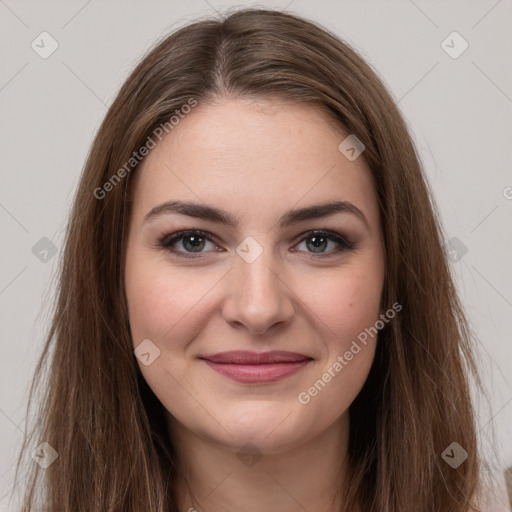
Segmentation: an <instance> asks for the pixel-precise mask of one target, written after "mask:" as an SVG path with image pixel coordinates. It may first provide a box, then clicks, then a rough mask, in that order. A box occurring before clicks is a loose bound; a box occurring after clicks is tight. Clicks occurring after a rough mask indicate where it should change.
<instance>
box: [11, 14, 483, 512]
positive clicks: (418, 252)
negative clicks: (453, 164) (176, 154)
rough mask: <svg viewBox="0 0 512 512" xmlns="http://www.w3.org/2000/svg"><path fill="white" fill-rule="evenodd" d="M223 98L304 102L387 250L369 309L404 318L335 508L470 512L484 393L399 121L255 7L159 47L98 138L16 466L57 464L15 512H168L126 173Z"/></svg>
mask: <svg viewBox="0 0 512 512" xmlns="http://www.w3.org/2000/svg"><path fill="white" fill-rule="evenodd" d="M222 96H224V97H238V96H253V97H270V96H273V97H278V98H282V99H286V100H289V101H292V102H296V103H298V102H303V103H304V104H308V105H314V106H316V107H317V108H318V109H321V110H322V111H324V112H326V113H328V114H329V115H330V116H331V118H332V120H333V122H335V123H337V124H338V126H340V127H341V128H342V129H343V130H344V131H346V132H348V133H350V134H355V135H356V136H357V138H359V139H360V140H361V141H362V142H363V144H364V145H365V151H364V158H365V159H366V161H367V163H368V165H369V167H370V169H371V171H372V175H373V180H374V183H375V189H376V192H377V195H378V201H379V207H380V214H381V222H382V228H383V232H384V239H385V247H386V262H387V267H386V281H385V285H384V290H383V295H382V304H383V307H384V308H385V309H387V308H389V307H391V305H392V304H394V303H395V302H399V304H401V305H402V308H403V309H402V311H401V313H400V314H399V315H397V316H396V318H395V319H394V320H393V321H392V322H390V323H389V324H388V325H387V326H386V328H385V329H383V330H382V331H381V332H380V334H379V343H378V344H377V351H376V354H375V360H374V362H373V366H372V368H371V371H370V374H369V376H368V379H367V381H366V383H365V385H364V387H363V389H362V391H361V392H360V393H359V395H358V396H357V398H356V399H355V401H354V402H353V404H352V405H351V407H350V443H349V458H350V473H349V478H350V481H349V485H346V489H345V503H346V510H347V511H349V510H350V511H353V510H359V508H358V507H359V506H360V507H361V509H362V510H363V511H365V512H369V511H375V512H384V511H386V512H410V511H411V510H414V511H416V512H439V511H443V512H467V511H468V510H473V508H472V506H471V503H473V502H474V498H475V493H476V491H477V490H478V483H479V456H478V449H477V438H476V428H475V418H474V410H473V406H472V403H471V399H470V391H469V384H470V382H471V381H470V380H469V379H470V378H471V375H472V376H473V377H475V381H476V382H477V383H480V381H479V379H478V374H477V371H476V366H475V356H474V354H473V352H472V351H473V348H472V341H471V339H472V338H471V333H470V331H469V329H468V324H467V320H466V318H465V315H464V312H463V310H462V308H461V304H460V302H459V299H458V298H457V294H456V290H455V287H454V282H453V279H452V276H451V272H450V268H449V265H448V263H447V259H446V256H445V253H444V250H443V244H442V240H443V237H442V228H441V224H440V220H439V214H438V213H437V209H436V207H435V203H434V202H433V200H432V196H431V192H430V190H429V188H428V184H427V180H426V178H425V176H424V174H423V171H422V168H421V164H420V161H419V158H418V155H417V152H416V150H415V148H414V144H413V142H412V140H411V137H410V135H409V134H408V130H407V127H406V124H405V122H404V120H403V118H402V116H401V114H400V112H399V110H398V108H397V106H396V105H395V103H394V101H393V99H392V98H391V96H390V94H389V93H388V92H387V91H386V89H385V87H384V86H383V84H382V83H381V81H380V80H379V78H378V77H377V75H376V74H375V72H374V71H372V69H371V68H370V67H369V66H368V65H367V64H366V63H365V62H364V61H363V60H362V58H361V57H359V56H358V55H357V53H356V52H355V51H354V50H353V49H351V48H350V47H348V46H347V45H346V44H345V43H343V42H342V41H340V39H339V38H337V37H336V36H335V35H333V34H331V33H329V32H328V31H326V30H325V29H323V28H321V27H319V26H317V25H316V24H314V23H312V22H310V21H307V20H304V19H302V18H300V17H298V16H294V15H291V14H286V13H282V12H279V11H271V10H258V9H243V10H238V11H235V12H232V13H231V14H229V15H226V16H225V17H223V19H221V20H217V19H212V20H210V19H208V20H201V21H196V22H194V23H191V24H189V25H187V26H185V27H184V28H181V29H179V30H177V31H176V32H174V33H173V34H171V35H169V36H168V37H166V38H164V39H163V40H162V41H160V42H158V44H157V45H156V46H155V47H154V48H153V49H152V50H151V51H150V52H149V53H148V54H147V55H146V56H145V58H144V59H143V60H142V61H141V62H140V64H138V66H137V67H136V69H135V70H134V71H133V72H132V74H131V75H130V76H129V78H128V79H127V80H126V82H125V83H124V85H123V86H122V88H121V90H120V92H119V94H118V95H117V97H116V99H115V100H114V102H113V104H112V105H111V107H110V108H109V110H108V113H107V115H106V117H105V119H104V121H103V123H102V125H101V127H100V129H99V131H98V133H97V135H96V138H95V140H94V143H93V145H92V148H91V150H90V153H89V155H88V158H87V162H86V164H85V167H84V169H83V173H82V176H81V181H80V185H79V188H78V191H77V194H76V197H75V201H74V206H73V210H72V213H71V216H70V221H69V224H68V229H67V236H66V242H65V249H64V252H63V258H62V260H61V266H60V269H59V283H58V288H57V289H58V299H57V301H56V306H55V311H54V316H53V321H52V324H51V329H50V330H49V333H48V337H47V339H46V344H45V347H44V352H43V354H42V356H41V359H40V361H39V364H38V366H37V369H36V373H35V376H34V380H33V383H32V387H31V389H30V397H31V402H33V401H34V397H35V395H36V392H37V391H38V390H40V389H42V390H44V392H43V393H42V396H41V397H39V400H40V402H39V403H40V404H41V405H40V407H39V409H38V411H37V416H36V419H35V426H34V427H33V428H32V430H31V431H30V435H28V436H27V438H26V439H25V442H24V444H23V447H22V451H21V453H20V459H19V461H18V466H19V465H20V462H21V460H22V457H23V454H24V453H27V452H28V446H29V444H30V443H33V446H34V447H35V446H37V445H38V444H39V443H40V442H43V441H45V442H47V443H49V445H51V447H53V449H55V451H56V452H57V453H58V459H57V460H56V461H55V462H54V463H53V464H52V465H50V466H49V467H48V468H47V469H44V470H43V469H41V468H40V467H39V466H38V465H37V464H35V463H33V462H32V461H30V462H32V466H31V469H30V474H29V476H30V485H29V486H28V488H27V489H26V493H25V498H24V508H23V510H25V511H32V510H36V509H41V506H42V509H45V510H46V509H48V510H52V511H53V512H60V511H62V512H64V511H66V512H71V511H73V512H78V511H87V512H91V511H98V512H99V511H100V510H101V511H104V510H108V511H111V512H114V511H122V512H126V511H140V510H146V511H152V512H164V511H165V512H167V511H169V510H177V507H176V502H175V496H174V492H173V483H174V482H175V478H176V476H177V472H178V468H177V467H175V466H174V450H173V447H172V444H171V441H170V439H169V436H168V434H167V430H166V427H165V420H164V411H163V406H162V404H161V403H160V402H159V401H158V400H157V399H156V397H155V396H154V394H153V393H152V391H151V390H150V389H149V387H148V386H147V384H146V382H145V381H144V379H143V378H142V375H141V372H140V370H139V368H138V365H137V362H136V359H135V356H134V353H133V346H132V342H131V338H130V326H129V322H128V314H127V306H126V297H125V291H124V277H123V276H124V258H125V251H126V246H125V241H126V234H127V227H128V218H129V214H130V205H131V202H130V201H131V198H132V196H133V178H134V175H135V173H136V168H137V165H136V162H132V163H131V164H130V165H129V166H128V167H126V163H127V162H129V161H130V158H132V156H133V154H134V152H137V151H138V150H139V148H141V147H142V146H144V145H145V144H147V141H148V137H151V136H152V134H154V133H155V130H157V129H158V127H159V126H162V125H164V124H165V123H167V124H168V125H169V119H170V118H171V116H172V115H174V114H175V113H176V111H180V109H182V107H183V105H185V104H187V103H189V102H190V100H191V99H193V100H194V101H197V102H198V104H199V105H201V104H202V103H207V102H208V101H212V100H213V99H215V98H216V97H222ZM340 142H341V141H340ZM123 166H124V167H123ZM121 168H124V169H125V171H124V172H119V170H120V169H121ZM114 175H116V176H117V178H116V179H115V180H114V179H113V176H114ZM107 182H108V183H110V186H106V185H105V184H106V183H107ZM43 376H46V380H45V381H44V382H43V380H42V379H43ZM27 418H29V414H27ZM452 442H456V443H458V444H459V445H460V446H461V447H462V448H463V449H464V450H465V451H466V452H467V454H468V455H467V459H466V460H465V461H464V462H463V463H462V464H460V465H459V466H458V467H457V468H452V467H451V466H450V465H449V464H447V463H446V462H445V460H443V458H442V457H441V454H442V452H443V451H444V450H445V449H446V448H447V447H448V446H449V445H450V444H451V443H452ZM17 475H18V472H17ZM38 496H39V497H40V498H39V499H40V500H41V503H42V505H39V506H37V505H36V503H37V500H38ZM475 510H477V509H475Z"/></svg>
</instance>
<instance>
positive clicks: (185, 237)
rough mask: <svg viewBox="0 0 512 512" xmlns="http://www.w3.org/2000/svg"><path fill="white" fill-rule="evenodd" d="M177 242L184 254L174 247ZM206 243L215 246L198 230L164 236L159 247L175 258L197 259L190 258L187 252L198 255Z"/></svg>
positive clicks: (204, 233) (208, 236)
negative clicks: (174, 255)
mask: <svg viewBox="0 0 512 512" xmlns="http://www.w3.org/2000/svg"><path fill="white" fill-rule="evenodd" d="M178 242H180V244H179V245H181V248H182V249H184V251H185V252H182V251H180V250H178V249H177V248H176V247H174V245H176V244H177V243H178ZM207 242H209V243H211V244H213V245H214V246H215V243H214V241H213V239H212V237H211V235H209V234H208V233H206V232H204V231H200V230H198V229H191V230H188V231H178V232H176V233H173V234H170V235H165V236H163V237H162V238H161V239H160V240H159V245H160V246H161V247H162V248H163V249H166V250H168V251H169V252H171V253H173V254H176V255H177V256H180V257H183V258H197V257H198V256H192V255H191V254H189V253H187V251H190V253H199V254H200V253H201V252H204V251H203V250H202V249H204V247H205V246H206V244H207ZM206 252H208V251H206Z"/></svg>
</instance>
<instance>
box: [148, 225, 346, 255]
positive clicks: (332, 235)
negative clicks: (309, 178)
mask: <svg viewBox="0 0 512 512" xmlns="http://www.w3.org/2000/svg"><path fill="white" fill-rule="evenodd" d="M192 235H197V236H199V237H201V238H204V239H206V240H208V241H209V242H212V243H214V244H215V245H218V244H217V242H216V239H215V237H213V236H212V235H211V234H210V233H207V232H206V231H201V230H200V229H189V230H185V231H177V232H176V233H172V234H169V233H166V234H164V235H163V236H161V237H160V238H159V239H158V245H159V247H161V248H162V249H165V250H166V251H169V252H170V253H172V254H173V255H176V256H178V257H179V258H186V259H197V258H200V257H201V255H202V254H204V253H196V254H197V256H192V255H191V253H186V252H181V251H177V250H176V249H174V248H172V245H174V244H175V243H176V242H178V241H180V240H182V239H184V238H186V237H187V236H192ZM315 236H319V237H324V238H327V239H329V240H331V241H334V242H336V243H337V244H339V245H340V247H338V248H337V249H334V250H332V251H329V252H327V253H308V254H311V255H313V256H318V257H320V258H326V257H329V256H332V255H333V254H335V253H339V252H343V251H345V250H348V251H350V250H352V249H354V248H355V244H354V243H353V242H350V241H349V240H347V239H346V238H345V237H343V236H341V235H340V234H339V233H336V232H335V231H326V230H322V229H317V230H311V231H307V232H306V233H304V234H303V236H302V238H301V239H300V240H299V241H298V242H297V244H300V243H302V242H304V241H305V240H308V239H310V238H313V237H315ZM207 252H211V251H207Z"/></svg>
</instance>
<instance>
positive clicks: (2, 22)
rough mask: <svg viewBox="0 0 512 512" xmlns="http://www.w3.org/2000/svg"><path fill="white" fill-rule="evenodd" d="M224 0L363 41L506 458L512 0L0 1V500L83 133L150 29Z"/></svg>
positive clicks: (510, 415) (485, 410) (161, 30)
mask: <svg viewBox="0 0 512 512" xmlns="http://www.w3.org/2000/svg"><path fill="white" fill-rule="evenodd" d="M235 5H239V6H242V5H244V6H248V5H253V6H255V5H258V6H265V7H271V8H278V9H284V8H286V9H287V10H289V11H291V12H295V13H298V14H302V15H305V16H307V17H309V18H311V19H313V20H316V21H318V22H320V23H322V24H323V25H324V26H326V27H327V28H329V29H331V30H332V31H334V32H335V33H337V34H338V35H339V36H341V37H342V38H344V39H345V40H346V41H347V42H349V43H350V44H352V45H353V46H354V47H355V48H356V49H357V50H359V51H360V52H361V53H362V55H363V56H364V57H365V58H366V59H367V60H368V61H369V62H370V64H371V65H372V66H373V67H374V68H375V69H376V70H377V71H378V73H379V74H380V76H381V77H382V79H383V80H384V82H385V83H386V84H387V85H388V87H389V88H390V90H391V92H392V94H393V95H394V97H395V98H396V100H397V101H399V105H400V107H401V109H402V111H403V113H404V115H405V117H406V119H407V120H408V122H409V125H410V127H411V131H412V133H413V135H414V138H415V140H416V143H417V145H418V148H419V149H420V152H421V156H422V159H423V161H424V164H425V168H426V171H427V174H428V177H429V180H430V183H431V186H432V188H433V191H434V194H435V197H436V200H437V203H438V205H439V208H440V211H441V214H442V217H443V223H444V229H445V234H446V240H447V241H448V240H452V243H451V244H452V245H451V247H452V249H454V250H455V252H452V256H453V259H454V261H453V264H452V265H453V269H454V272H455V274H456V277H457V283H458V286H459V290H460V293H461V297H462V299H463V302H464V304H465V307H466V310H467V313H468V316H469V318H470V321H471V324H472V326H473V329H474V330H475V332H476V334H477V336H478V339H479V356H478V361H479V364H480V367H481V369H482V372H483V376H484V380H485V384H486V388H487V390H488V393H489V396H490V398H491V400H490V403H487V402H485V401H484V402H483V403H482V404H481V407H480V409H479V430H480V437H481V439H482V441H483V442H484V443H485V442H486V440H487V439H490V436H491V434H492V432H493V431H495V434H496V442H497V447H498V451H499V453H500V454H501V457H502V458H501V460H497V461H494V462H493V464H494V465H496V466H497V467H502V468H504V467H506V466H511V465H512V384H511V382H512V378H511V370H512V343H511V340H510V334H509V333H510V330H511V329H510V328H511V321H510V318H511V317H512V289H511V283H512V268H511V265H510V254H511V252H512V251H511V249H512V229H511V219H512V216H511V212H512V188H510V187H512V175H511V172H510V169H511V160H512V155H511V151H510V148H511V145H512V144H511V143H512V137H511V135H512V117H511V111H512V87H511V83H512V68H511V66H510V62H512V61H511V55H512V51H511V50H512V30H511V28H512V27H511V26H510V21H511V20H512V3H511V2H510V1H507V0H500V1H496V0H481V1H463V2H462V1H447V2H439V1H427V0H414V1H413V0H401V1H385V2H384V1H378V2H377V1H357V2H356V1H338V2H335V1H328V0H322V1H319V0H316V1H306V0H293V1H291V2H290V1H289V0H283V1H277V0H275V1H267V2H266V3H264V4H254V3H252V2H236V3H235V2H223V1H220V0H209V1H208V2H207V1H206V0H194V1H189V2H178V1H177V0H168V1H166V2H159V1H155V0H152V1H145V2H142V1H139V2H135V1H131V2H128V1H126V2H116V1H100V0H90V1H66V2H64V1H62V2H44V1H39V2H37V1H30V2H29V1H19V0H18V1H16V0H0V43H1V48H2V57H1V59H2V60H1V67H0V69H1V74H0V109H1V119H2V122H1V127H0V130H1V132H0V140H1V141H2V155H1V157H2V164H1V181H0V227H1V230H2V231H1V232H2V251H1V258H2V259H1V266H0V311H1V315H2V316H1V321H2V324H1V325H2V332H3V335H2V342H1V347H2V351H1V356H0V511H2V512H5V511H6V510H14V508H13V507H14V505H13V504H12V503H9V501H8V496H7V495H8V493H9V491H10V489H11V487H12V479H13V470H14V460H15V456H16V455H17V450H18V447H19V443H20V441H21V440H22V438H23V435H24V433H23V428H24V424H23V422H24V413H25V406H26V398H27V386H28V384H29V381H30V378H31V375H32V371H33V369H34V365H35V362H36V358H37V356H38V355H39V352H40V348H41V346H42V340H43V334H44V332H45V329H46V327H47V325H48V310H49V308H48V304H49V299H48V297H47V295H48V293H50V292H51V286H52V281H51V279H52V277H54V275H55V271H56V269H57V261H58V257H59V255H60V252H61V248H62V235H63V227H64V226H65V222H66V218H67V214H68V211H69V208H70V204H71V200H72V197H73V194H74V191H75V188H76V185H77V182H78V177H79V174H80V171H81V168H82V166H83V163H84V161H85V158H86V154H87V151H88V149H89V146H90V144H91V142H92V139H93V135H94V133H95V131H96V130H97V128H98V127H99V124H100V122H101V120H102V118H103V116H104V115H105V113H106V110H107V107H108V105H110V103H111V102H112V100H113V98H114V96H115V94H116V92H117V90H118V88H119V87H120V85H121V84H122V82H123V80H124V79H125V78H126V76H127V74H128V73H129V71H130V70H131V69H132V68H133V66H134V65H135V63H136V62H137V61H138V59H139V58H140V57H141V56H142V54H143V53H144V52H145V51H146V50H147V49H148V48H149V47H150V46H151V45H152V43H153V42H154V41H155V40H156V39H157V38H158V37H160V36H162V35H164V34H166V33H168V32H169V31H170V30H171V29H174V28H176V27H178V26H181V25H183V24H185V23H187V22H188V21H190V20H193V19H196V18H197V17H202V16H207V15H210V14H215V11H216V10H219V11H224V10H225V9H226V7H232V6H235ZM43 31H47V32H48V33H49V34H51V36H52V37H53V38H54V39H55V40H56V41H57V43H58V49H57V50H56V51H55V52H54V53H53V54H52V55H50V56H49V57H48V58H47V59H43V58H41V57H40V56H39V54H38V53H36V51H34V50H33V49H32V47H31V43H32V41H34V40H35V41H36V43H37V42H38V41H40V38H39V37H38V36H39V34H41V32H43ZM453 31H457V32H458V33H459V34H460V35H461V36H462V37H463V38H464V39H465V40H466V41H467V43H468V44H469V47H468V49H467V50H466V51H465V52H464V53H463V54H462V55H460V56H459V57H458V58H452V57H451V56H449V55H448V54H447V53H446V52H445V50H444V49H443V47H442V42H443V40H445V39H446V37H447V36H448V35H449V34H451V33H452V32H453ZM452 41H453V42H452ZM39 44H40V45H41V43H39ZM445 44H449V45H450V46H453V48H452V50H451V51H452V52H453V51H458V50H460V49H461V48H462V46H461V41H460V40H457V39H453V37H452V39H450V38H449V39H448V41H447V43H445ZM45 48H49V45H48V40H47V44H45ZM507 187H509V188H507ZM43 237H47V238H48V239H49V240H51V242H52V243H53V244H54V245H55V247H56V249H57V250H56V254H55V255H53V256H52V253H51V252H49V253H47V254H45V253H44V252H43V251H42V250H41V247H43V246H44V245H45V244H46V246H48V241H46V242H45V241H43V242H39V241H40V240H41V238H43ZM453 237H456V238H457V239H458V241H457V240H455V241H454V240H453ZM38 243H39V244H40V245H37V246H36V244H38ZM41 244H42V245H41ZM34 246H36V249H34V251H33V247H34ZM38 248H39V249H38ZM43 249H44V247H43ZM466 249H467V252H465V251H466ZM464 252H465V253H464ZM45 258H46V259H47V261H44V260H45ZM42 260H43V261H42ZM50 297H51V296H50ZM45 300H46V304H47V305H46V306H45V305H44V304H45ZM447 444H448V442H447Z"/></svg>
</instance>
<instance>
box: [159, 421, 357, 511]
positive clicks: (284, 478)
mask: <svg viewBox="0 0 512 512" xmlns="http://www.w3.org/2000/svg"><path fill="white" fill-rule="evenodd" d="M168 425H169V432H170V435H171V440H172V443H173V445H174V447H175V450H176V454H177V468H178V473H179V477H178V478H177V479H176V482H175V486H176V496H177V501H178V509H179V510H180V512H181V511H183V512H185V511H187V512H195V511H198V512H200V511H203V510H208V512H235V511H237V512H239V511H240V510H244V512H260V511H261V510H265V511H266V512H277V511H279V512H288V511H289V512H292V511H293V512H296V511H297V510H307V511H308V512H327V511H329V512H331V511H333V510H342V502H341V496H340V490H341V489H342V487H341V486H342V485H343V481H344V479H345V478H346V474H347V456H346V455H347V448H348V433H349V429H348V427H349V416H348V413H347V414H345V415H343V416H341V417H340V418H339V419H338V420H337V421H336V422H335V423H334V424H332V425H331V426H330V427H329V428H328V429H327V430H326V431H323V432H322V433H321V435H319V436H317V437H316V438H313V439H310V440H308V441H306V442H304V443H297V444H295V445H293V447H291V448H289V449H286V450H282V451H279V452H278V453H275V450H274V451H273V452H272V453H261V452H259V451H258V452H256V453H254V454H250V453H247V454H241V453H240V449H239V448H236V447H233V446H226V445H223V444H222V443H220V442H217V441H216V440H213V439H211V438H207V437H203V436H199V435H197V434H196V433H194V432H192V431H191V430H189V429H187V428H186V427H184V426H183V425H182V424H180V423H179V422H177V421H176V420H175V419H174V418H172V417H171V416H170V415H169V416H168ZM243 451H244V452H248V451H249V450H243Z"/></svg>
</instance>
